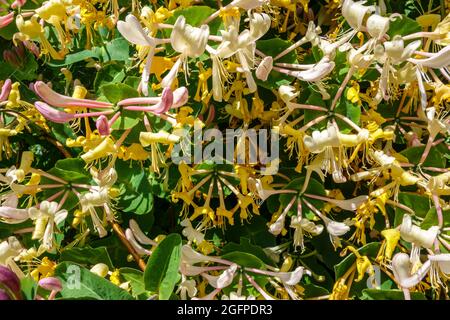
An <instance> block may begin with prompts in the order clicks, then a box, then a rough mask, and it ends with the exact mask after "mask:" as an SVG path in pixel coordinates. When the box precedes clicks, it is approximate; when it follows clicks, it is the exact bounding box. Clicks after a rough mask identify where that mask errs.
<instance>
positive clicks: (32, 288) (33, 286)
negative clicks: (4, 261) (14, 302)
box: [20, 276, 38, 300]
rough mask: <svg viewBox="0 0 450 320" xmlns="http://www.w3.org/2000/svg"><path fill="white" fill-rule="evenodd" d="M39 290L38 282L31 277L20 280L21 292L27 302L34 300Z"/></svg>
mask: <svg viewBox="0 0 450 320" xmlns="http://www.w3.org/2000/svg"><path fill="white" fill-rule="evenodd" d="M37 289H38V285H37V282H36V281H34V279H33V278H32V277H31V276H27V277H25V278H22V279H20V290H21V291H22V296H23V298H24V299H25V300H34V298H35V296H36V292H37Z"/></svg>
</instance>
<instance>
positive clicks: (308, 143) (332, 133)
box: [303, 125, 340, 153]
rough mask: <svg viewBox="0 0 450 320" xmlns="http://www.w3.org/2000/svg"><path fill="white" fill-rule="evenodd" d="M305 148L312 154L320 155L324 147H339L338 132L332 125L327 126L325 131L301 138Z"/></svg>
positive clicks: (316, 131) (314, 132)
mask: <svg viewBox="0 0 450 320" xmlns="http://www.w3.org/2000/svg"><path fill="white" fill-rule="evenodd" d="M303 143H304V144H305V147H306V148H307V149H308V150H309V151H310V152H312V153H321V152H322V151H324V150H325V148H326V147H339V146H340V141H339V137H338V132H337V130H336V128H335V127H334V126H333V125H329V126H328V127H327V128H326V129H325V130H323V131H318V130H315V131H313V132H312V134H311V136H308V135H305V136H304V137H303Z"/></svg>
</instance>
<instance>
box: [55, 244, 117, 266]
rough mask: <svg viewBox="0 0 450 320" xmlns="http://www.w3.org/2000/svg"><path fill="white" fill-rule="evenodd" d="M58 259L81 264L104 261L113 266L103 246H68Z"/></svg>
mask: <svg viewBox="0 0 450 320" xmlns="http://www.w3.org/2000/svg"><path fill="white" fill-rule="evenodd" d="M59 260H60V261H71V262H75V263H79V264H83V265H94V264H97V263H104V264H106V265H107V266H108V267H109V268H111V269H112V268H113V267H114V266H113V264H112V261H111V258H110V257H109V254H108V250H106V248H105V247H99V248H89V247H84V248H70V249H64V250H63V251H62V252H61V256H60V258H59Z"/></svg>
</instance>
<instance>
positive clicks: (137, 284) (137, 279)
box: [119, 268, 147, 297]
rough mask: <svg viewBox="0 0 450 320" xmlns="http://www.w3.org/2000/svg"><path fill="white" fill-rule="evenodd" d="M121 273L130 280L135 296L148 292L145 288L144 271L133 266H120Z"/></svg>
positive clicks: (126, 279)
mask: <svg viewBox="0 0 450 320" xmlns="http://www.w3.org/2000/svg"><path fill="white" fill-rule="evenodd" d="M119 273H120V275H121V276H122V277H123V278H124V279H125V281H129V282H130V286H131V290H132V292H133V296H135V297H137V296H140V295H142V294H144V293H146V292H147V290H145V284H144V273H143V272H142V271H140V270H136V269H132V268H120V269H119Z"/></svg>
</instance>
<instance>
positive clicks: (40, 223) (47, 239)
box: [28, 201, 68, 250]
mask: <svg viewBox="0 0 450 320" xmlns="http://www.w3.org/2000/svg"><path fill="white" fill-rule="evenodd" d="M28 213H29V215H30V218H31V220H33V221H34V222H35V228H34V232H33V235H32V239H34V240H42V247H43V248H44V249H46V250H52V249H53V248H54V243H53V234H54V227H55V225H58V224H60V223H61V222H63V221H64V220H65V219H66V217H67V214H68V212H67V210H65V209H62V210H60V208H59V204H58V203H57V202H48V201H42V202H41V203H40V205H39V208H35V207H31V208H30V209H28Z"/></svg>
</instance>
